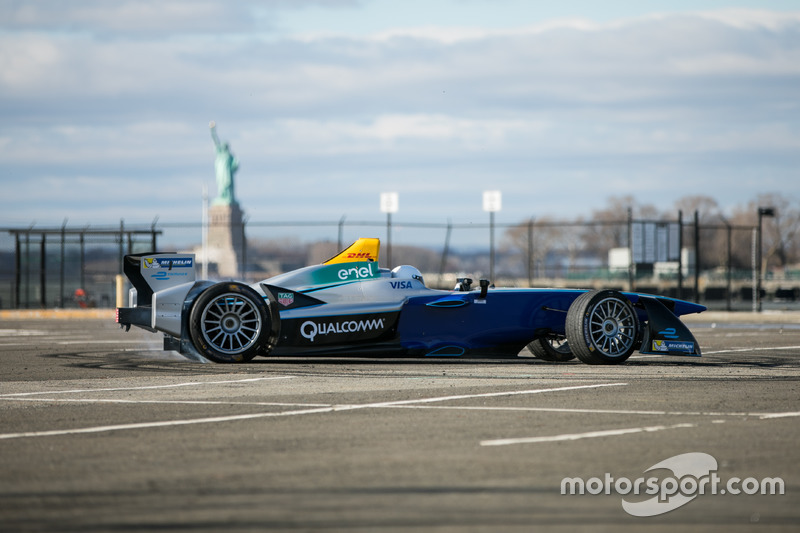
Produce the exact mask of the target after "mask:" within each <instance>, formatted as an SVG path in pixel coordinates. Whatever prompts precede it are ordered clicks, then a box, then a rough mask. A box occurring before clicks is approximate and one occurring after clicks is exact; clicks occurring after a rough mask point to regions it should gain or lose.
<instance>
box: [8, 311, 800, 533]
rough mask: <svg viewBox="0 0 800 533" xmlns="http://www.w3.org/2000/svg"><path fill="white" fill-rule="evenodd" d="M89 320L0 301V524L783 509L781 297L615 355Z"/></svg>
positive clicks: (326, 527)
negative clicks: (249, 348) (304, 343)
mask: <svg viewBox="0 0 800 533" xmlns="http://www.w3.org/2000/svg"><path fill="white" fill-rule="evenodd" d="M91 316H94V318H92V317H89V316H85V317H83V318H75V317H71V318H69V317H68V318H59V319H53V318H42V317H39V318H35V317H32V316H11V315H5V316H0V376H2V383H0V479H1V480H2V484H1V485H0V530H2V531H68V532H72V531H82V532H92V531H126V532H127V531H145V530H147V531H326V532H327V531H349V532H351V531H426V532H427V531H534V530H555V531H580V530H592V531H619V530H629V531H640V530H646V531H649V530H653V531H670V532H671V531H674V530H675V529H676V528H681V529H682V530H690V531H693V530H697V531H752V530H755V529H756V528H757V529H758V530H761V529H763V530H769V531H797V530H798V529H800V469H799V468H798V465H800V451H798V445H797V443H798V438H799V437H800V423H799V422H800V401H799V400H800V386H799V385H800V324H798V322H800V320H797V316H794V315H789V314H783V315H780V314H778V316H777V317H776V316H771V317H769V318H765V317H764V316H761V317H759V316H749V315H733V316H732V315H729V314H724V316H722V315H712V314H709V315H707V316H705V317H704V316H703V315H699V316H698V317H695V318H692V319H690V320H688V321H687V322H688V323H689V325H690V328H691V329H692V331H693V332H694V333H695V335H696V337H697V339H698V341H699V342H700V344H701V346H702V349H703V357H701V358H689V357H669V356H667V357H659V356H642V355H634V356H633V357H632V358H631V359H630V360H629V361H628V362H627V363H626V364H624V365H621V366H613V367H608V366H588V365H585V364H582V363H580V362H576V361H572V362H569V363H546V362H542V361H539V360H536V359H533V358H530V357H519V358H515V359H480V358H476V359H463V360H462V359H452V358H447V359H356V358H336V359H325V358H320V357H317V358H312V359H302V358H295V359H265V358H262V359H256V360H254V361H253V362H252V363H249V364H245V365H217V364H202V363H197V362H192V361H188V360H186V359H184V358H182V357H181V356H180V355H178V354H176V353H174V352H164V351H162V350H161V349H160V347H161V341H160V337H159V336H158V335H157V334H151V333H148V332H146V331H142V330H136V329H133V330H131V331H130V332H127V333H126V332H124V331H122V330H120V329H118V328H117V327H116V325H115V324H113V323H112V321H111V320H105V319H103V318H96V315H91ZM99 316H101V317H102V316H104V315H102V314H101V315H99ZM651 467H654V468H651ZM703 468H705V471H704V470H703ZM637 482H638V487H637V486H636V485H637ZM565 488H566V489H570V488H572V489H573V491H572V493H570V491H569V490H565ZM578 489H582V492H583V494H580V493H579V490H578ZM648 489H652V490H651V491H649V492H648ZM764 489H765V491H766V493H765V494H762V493H761V492H762V490H764ZM770 491H771V492H773V493H770ZM565 492H566V493H565ZM636 492H638V494H636ZM737 492H738V493H737ZM780 492H783V494H780ZM654 498H655V500H653V499H654Z"/></svg>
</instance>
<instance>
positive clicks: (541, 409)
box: [0, 398, 800, 418]
mask: <svg viewBox="0 0 800 533" xmlns="http://www.w3.org/2000/svg"><path fill="white" fill-rule="evenodd" d="M0 399H2V398H0ZM386 407H394V408H397V409H447V410H453V411H459V410H464V411H532V412H543V413H577V414H597V415H651V416H652V415H655V416H752V417H759V418H782V417H788V416H800V413H794V412H792V413H745V412H730V413H723V412H719V411H636V410H626V409H571V408H567V407H489V406H480V407H475V406H460V405H396V406H395V405H387V406H386Z"/></svg>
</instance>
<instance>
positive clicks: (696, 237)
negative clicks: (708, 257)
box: [694, 210, 700, 302]
mask: <svg viewBox="0 0 800 533" xmlns="http://www.w3.org/2000/svg"><path fill="white" fill-rule="evenodd" d="M694 300H695V301H696V302H699V301H700V213H699V212H698V211H697V210H695V212H694Z"/></svg>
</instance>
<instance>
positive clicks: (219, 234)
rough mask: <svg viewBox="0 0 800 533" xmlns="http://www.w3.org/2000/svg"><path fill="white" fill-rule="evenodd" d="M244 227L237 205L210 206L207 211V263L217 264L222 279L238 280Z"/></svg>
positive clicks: (234, 203)
mask: <svg viewBox="0 0 800 533" xmlns="http://www.w3.org/2000/svg"><path fill="white" fill-rule="evenodd" d="M243 250H244V226H243V224H242V210H241V209H240V208H239V204H238V203H236V202H233V203H231V204H217V205H212V206H211V207H209V209H208V262H209V263H216V264H217V273H218V274H219V276H220V277H222V278H239V277H240V276H241V272H242V260H243Z"/></svg>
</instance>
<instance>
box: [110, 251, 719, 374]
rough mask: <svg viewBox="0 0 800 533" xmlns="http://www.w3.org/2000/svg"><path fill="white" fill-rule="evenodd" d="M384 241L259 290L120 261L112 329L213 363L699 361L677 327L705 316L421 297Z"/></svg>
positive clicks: (639, 307)
mask: <svg viewBox="0 0 800 533" xmlns="http://www.w3.org/2000/svg"><path fill="white" fill-rule="evenodd" d="M379 250H380V243H379V241H378V239H370V238H364V239H359V240H358V241H356V242H355V243H354V244H352V245H351V246H349V247H348V248H346V249H345V250H344V251H342V252H341V253H339V254H338V255H336V256H334V257H333V258H331V259H329V260H328V261H326V262H324V263H322V264H319V265H313V266H308V267H304V268H301V269H298V270H294V271H292V272H287V273H285V274H280V275H278V276H274V277H272V278H268V279H265V280H263V281H261V282H259V283H255V284H253V285H247V284H244V283H239V282H233V281H223V282H218V283H214V282H212V281H196V280H195V259H194V256H193V255H191V254H164V253H153V254H144V255H128V256H125V259H124V261H125V263H124V267H123V270H124V272H125V275H126V276H127V277H128V279H129V280H130V282H131V284H132V285H133V288H132V289H131V290H130V300H131V302H130V307H121V308H118V309H117V316H116V320H117V322H118V323H119V324H120V325H121V326H123V327H127V328H128V329H130V326H131V325H134V326H139V327H142V328H145V329H148V330H150V331H160V332H163V333H164V334H165V336H164V349H165V350H177V351H179V352H180V353H182V354H184V355H185V356H187V357H189V358H192V359H196V360H204V359H209V360H211V361H215V362H218V363H240V362H247V361H250V360H251V359H252V358H253V357H255V356H257V355H261V356H267V355H272V356H295V355H319V356H323V355H338V356H354V355H369V356H395V357H396V356H462V355H469V354H478V355H481V356H485V355H502V356H517V355H519V353H520V351H521V350H523V349H524V348H525V347H526V346H527V347H528V349H529V350H530V351H531V352H532V353H533V355H535V356H536V357H539V358H540V359H544V360H548V361H568V360H570V359H572V358H574V357H576V356H577V357H578V358H579V359H580V360H581V361H583V362H585V363H589V364H616V363H622V362H623V361H625V360H626V359H628V357H629V356H630V355H631V354H632V353H633V352H634V350H637V349H638V350H639V351H640V352H641V353H646V354H669V355H693V356H699V355H700V347H699V345H698V343H697V341H696V340H695V338H694V336H693V335H692V333H691V332H690V331H689V329H688V328H687V327H686V326H685V325H684V324H683V323H682V322H681V321H680V319H679V318H678V317H679V316H681V315H685V314H689V313H699V312H701V311H704V310H705V309H706V308H705V307H704V306H702V305H698V304H695V303H691V302H686V301H683V300H676V299H672V298H665V297H661V296H652V295H646V294H638V293H632V292H618V291H614V290H592V291H589V290H575V289H514V288H494V287H493V286H492V285H491V283H490V282H489V281H488V280H483V279H482V280H480V281H479V283H478V286H477V287H475V288H473V287H472V280H469V279H466V278H461V279H459V280H458V284H457V285H456V287H455V289H454V290H436V289H430V288H428V287H426V286H425V283H424V281H423V278H422V275H421V274H420V272H419V271H418V270H417V269H416V268H414V267H412V266H408V265H403V266H398V267H396V268H394V269H393V270H389V269H384V268H380V267H379V265H378V254H379Z"/></svg>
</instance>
